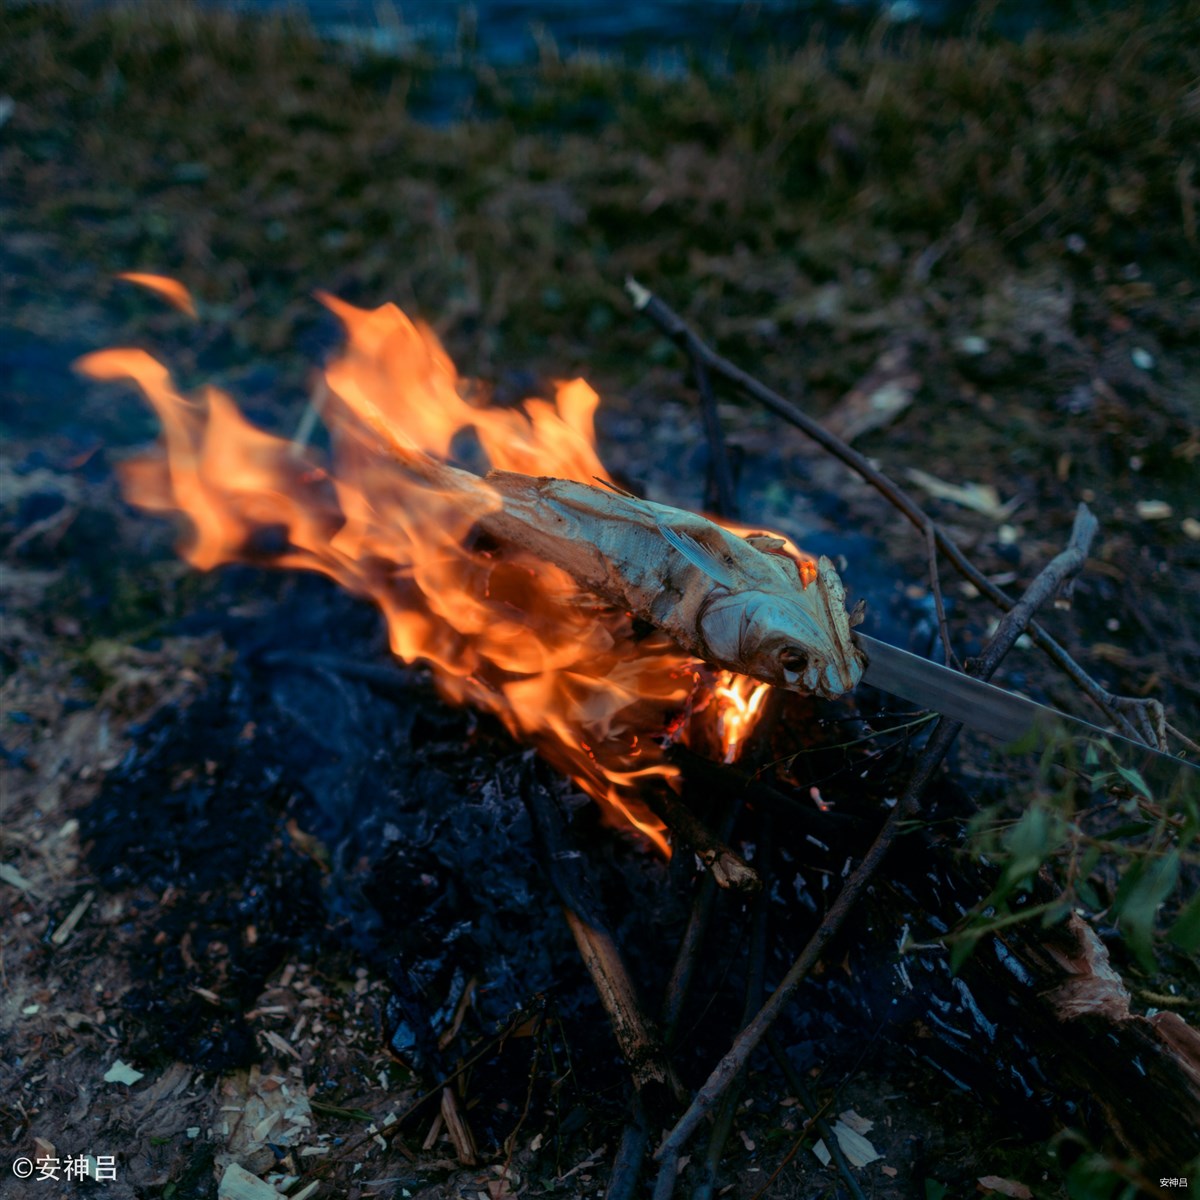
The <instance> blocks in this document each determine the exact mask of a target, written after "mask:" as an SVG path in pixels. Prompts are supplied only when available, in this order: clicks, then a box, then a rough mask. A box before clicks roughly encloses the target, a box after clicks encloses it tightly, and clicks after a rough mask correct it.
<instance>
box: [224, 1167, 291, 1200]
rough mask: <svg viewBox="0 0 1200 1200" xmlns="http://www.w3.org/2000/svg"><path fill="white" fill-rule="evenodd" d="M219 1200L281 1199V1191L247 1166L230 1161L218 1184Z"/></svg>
mask: <svg viewBox="0 0 1200 1200" xmlns="http://www.w3.org/2000/svg"><path fill="white" fill-rule="evenodd" d="M217 1200H279V1193H278V1192H277V1191H276V1190H275V1189H274V1188H273V1187H272V1186H271V1185H270V1184H269V1183H266V1182H265V1181H264V1180H262V1179H259V1177H258V1176H257V1175H251V1174H250V1172H249V1171H247V1170H246V1168H245V1167H239V1166H238V1164H237V1163H230V1164H229V1166H227V1167H226V1168H225V1174H224V1175H222V1176H221V1182H220V1183H219V1184H218V1185H217Z"/></svg>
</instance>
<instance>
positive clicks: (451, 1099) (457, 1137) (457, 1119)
mask: <svg viewBox="0 0 1200 1200" xmlns="http://www.w3.org/2000/svg"><path fill="white" fill-rule="evenodd" d="M442 1117H443V1119H444V1120H445V1122H446V1132H447V1133H448V1134H449V1135H450V1140H451V1141H452V1142H453V1143H454V1150H455V1153H456V1154H457V1155H458V1161H459V1162H460V1163H462V1165H463V1166H464V1167H473V1166H474V1165H475V1164H476V1162H478V1161H479V1155H478V1152H477V1150H476V1149H475V1136H474V1134H472V1133H471V1128H470V1126H469V1125H468V1124H467V1121H466V1118H465V1117H464V1116H463V1114H462V1110H461V1109H460V1108H459V1106H458V1097H457V1096H456V1095H455V1094H454V1089H453V1088H442Z"/></svg>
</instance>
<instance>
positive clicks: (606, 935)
mask: <svg viewBox="0 0 1200 1200" xmlns="http://www.w3.org/2000/svg"><path fill="white" fill-rule="evenodd" d="M520 790H521V799H522V800H523V801H524V802H525V807H526V809H528V811H529V818H530V820H531V821H532V822H533V827H534V831H535V832H536V834H537V838H538V842H539V843H540V845H541V848H542V852H543V854H542V858H543V863H544V865H545V869H546V873H547V874H548V875H549V877H550V883H551V886H552V887H553V888H554V891H555V894H556V895H557V896H558V900H559V903H560V904H561V905H562V910H563V916H564V917H565V918H566V922H567V926H568V927H569V928H570V930H571V935H572V936H573V937H574V939H575V944H576V945H577V946H578V947H579V953H580V955H581V957H582V958H583V962H584V966H586V967H587V969H588V974H590V975H591V977H592V982H593V983H594V984H595V986H596V992H597V993H598V995H599V997H600V1002H601V1004H603V1006H604V1010H605V1012H606V1013H607V1014H608V1019H609V1023H610V1024H611V1026H612V1031H613V1035H614V1036H615V1037H616V1039H617V1044H618V1045H619V1046H620V1048H621V1053H622V1054H623V1055H624V1057H625V1061H626V1062H627V1063H628V1064H629V1069H630V1073H631V1075H632V1077H633V1084H634V1087H635V1088H636V1089H637V1090H638V1091H639V1092H640V1093H642V1094H643V1095H644V1096H646V1095H647V1092H649V1093H650V1096H648V1097H647V1102H648V1103H651V1104H655V1105H657V1106H661V1105H662V1103H663V1098H662V1097H658V1096H655V1095H654V1092H655V1091H656V1090H658V1091H666V1090H668V1089H669V1090H670V1091H672V1092H678V1090H679V1084H678V1082H677V1081H676V1079H675V1076H674V1073H673V1072H672V1070H671V1068H670V1065H669V1064H668V1063H667V1059H666V1055H665V1053H664V1051H663V1047H662V1042H661V1041H660V1039H659V1037H658V1035H657V1033H656V1032H655V1031H654V1030H653V1029H652V1028H651V1026H650V1022H649V1021H648V1020H647V1019H646V1017H645V1015H644V1014H643V1012H642V1008H641V1005H640V1004H639V1003H638V999H637V991H636V989H635V987H634V985H633V979H632V978H631V976H630V974H629V970H628V968H627V967H626V966H625V963H624V960H623V959H622V957H621V952H620V950H619V949H618V947H617V944H616V941H615V939H614V938H613V936H612V934H611V933H610V932H609V931H608V929H607V928H605V925H604V922H603V920H602V919H601V917H600V916H599V914H598V912H597V911H596V908H595V904H594V902H593V901H592V899H591V897H590V895H589V894H588V887H587V881H586V879H585V877H584V872H583V867H582V861H581V858H580V855H579V851H578V850H575V849H574V848H573V847H572V846H571V845H570V844H569V842H568V840H567V833H566V828H565V826H564V824H563V819H562V814H561V813H560V811H559V809H558V805H557V804H556V803H555V801H554V799H553V797H551V796H550V794H549V793H548V792H547V791H546V790H545V789H544V788H543V787H542V785H541V784H540V783H539V782H538V780H537V779H536V777H535V775H534V770H533V767H532V764H530V765H528V766H527V768H526V770H525V771H523V773H522V778H521V789H520Z"/></svg>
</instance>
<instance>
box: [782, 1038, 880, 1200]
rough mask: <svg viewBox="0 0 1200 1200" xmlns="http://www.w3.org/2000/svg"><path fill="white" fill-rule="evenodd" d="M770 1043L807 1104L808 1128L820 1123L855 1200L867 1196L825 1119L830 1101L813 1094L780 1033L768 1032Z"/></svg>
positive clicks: (792, 1083) (839, 1172)
mask: <svg viewBox="0 0 1200 1200" xmlns="http://www.w3.org/2000/svg"><path fill="white" fill-rule="evenodd" d="M767 1047H768V1048H769V1049H770V1051H771V1053H772V1054H773V1055H774V1056H775V1061H776V1062H777V1063H778V1064H779V1069H780V1070H781V1071H782V1072H783V1075H784V1078H785V1079H786V1080H787V1082H788V1087H789V1088H790V1089H791V1090H792V1091H793V1092H794V1093H795V1094H796V1099H797V1100H799V1101H800V1103H801V1104H802V1105H803V1106H804V1110H805V1112H807V1113H808V1115H809V1120H808V1121H806V1122H805V1128H806V1129H807V1128H808V1127H809V1126H815V1127H816V1130H817V1132H818V1133H819V1134H820V1135H821V1137H822V1139H823V1140H824V1142H825V1148H826V1149H827V1150H828V1151H829V1156H830V1158H832V1159H833V1165H834V1166H835V1167H837V1172H838V1174H839V1175H840V1176H841V1177H842V1182H843V1183H844V1184H845V1185H846V1189H847V1190H848V1191H849V1193H850V1195H851V1196H852V1197H853V1200H866V1197H865V1196H864V1195H863V1190H862V1188H861V1187H860V1186H859V1182H858V1180H857V1179H855V1177H854V1173H853V1171H852V1170H851V1168H850V1163H849V1162H848V1161H847V1159H846V1155H845V1153H844V1152H843V1150H842V1147H841V1143H840V1142H839V1141H838V1140H837V1135H836V1134H835V1133H834V1132H833V1128H832V1126H831V1125H830V1124H829V1122H828V1121H827V1120H826V1119H825V1110H826V1109H827V1108H828V1102H827V1103H826V1104H820V1103H818V1101H817V1098H816V1096H814V1095H813V1094H812V1090H811V1089H810V1088H809V1086H808V1084H807V1082H805V1079H804V1076H803V1075H801V1074H800V1072H799V1071H797V1070H796V1068H795V1067H794V1066H792V1060H791V1059H790V1058H788V1056H787V1051H786V1050H784V1048H783V1044H782V1043H781V1042H780V1040H779V1037H778V1035H777V1034H775V1033H768V1034H767ZM790 1157H791V1155H789V1156H788V1158H785V1159H784V1160H783V1162H782V1163H780V1164H779V1165H780V1168H781V1169H782V1167H784V1166H786V1164H787V1162H788V1161H789V1159H790ZM777 1174H778V1171H777V1172H776V1175H777ZM776 1175H772V1176H771V1178H770V1179H769V1180H767V1183H766V1185H764V1187H763V1189H762V1191H766V1188H767V1187H769V1186H770V1184H772V1183H774V1182H775V1178H776ZM761 1194H762V1192H760V1193H759V1195H761Z"/></svg>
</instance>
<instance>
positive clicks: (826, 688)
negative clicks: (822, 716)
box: [779, 646, 865, 700]
mask: <svg viewBox="0 0 1200 1200" xmlns="http://www.w3.org/2000/svg"><path fill="white" fill-rule="evenodd" d="M779 665H780V668H781V670H782V673H783V679H784V683H785V686H787V687H791V688H795V689H797V690H798V691H803V692H808V693H811V694H813V695H817V696H821V697H823V698H824V699H826V700H836V699H837V697H838V696H842V695H844V694H845V693H846V692H849V691H851V690H853V688H854V687H855V685H856V684H857V683H858V681H859V680H860V679H861V678H862V673H863V668H864V665H865V664H864V661H863V656H862V652H861V651H859V650H858V649H857V648H855V654H854V657H853V658H852V659H851V660H850V661H848V662H845V663H840V662H837V661H836V660H834V661H828V660H827V661H825V662H824V663H822V662H821V661H820V660H818V661H814V660H813V656H812V655H811V654H809V652H808V651H806V650H803V649H802V648H800V647H799V646H789V647H787V648H786V649H785V650H783V651H782V652H781V653H780V656H779Z"/></svg>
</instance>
